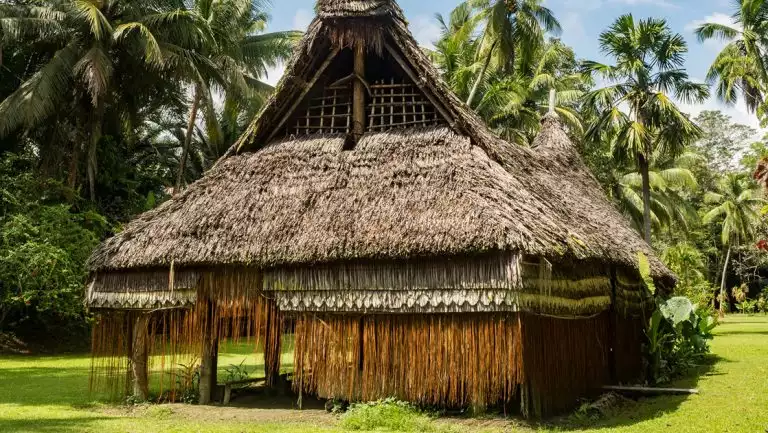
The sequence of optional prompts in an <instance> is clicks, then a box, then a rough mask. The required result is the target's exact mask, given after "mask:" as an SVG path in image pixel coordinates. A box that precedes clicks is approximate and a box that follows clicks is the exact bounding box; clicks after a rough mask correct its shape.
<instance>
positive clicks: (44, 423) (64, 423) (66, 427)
mask: <svg viewBox="0 0 768 433" xmlns="http://www.w3.org/2000/svg"><path fill="white" fill-rule="evenodd" d="M106 419H109V418H107V417H73V418H46V419H44V420H30V419H15V418H11V419H0V431H1V432H57V433H58V432H81V431H83V429H85V428H88V427H89V425H90V424H91V423H94V422H97V421H101V420H106Z"/></svg>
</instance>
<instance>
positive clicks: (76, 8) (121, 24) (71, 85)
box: [0, 0, 206, 200]
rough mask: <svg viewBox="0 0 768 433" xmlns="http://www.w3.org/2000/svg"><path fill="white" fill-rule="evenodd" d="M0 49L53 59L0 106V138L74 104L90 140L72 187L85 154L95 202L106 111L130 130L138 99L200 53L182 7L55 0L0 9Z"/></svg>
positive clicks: (197, 34)
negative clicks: (17, 47) (22, 48)
mask: <svg viewBox="0 0 768 433" xmlns="http://www.w3.org/2000/svg"><path fill="white" fill-rule="evenodd" d="M0 7H2V9H0V17H2V18H0V29H1V30H0V33H2V44H4V45H9V44H10V45H13V44H34V45H36V46H40V47H45V49H47V50H50V47H54V48H53V50H50V51H51V52H52V54H51V55H50V57H48V60H47V62H45V63H44V64H43V65H42V66H41V67H40V68H39V69H38V70H37V72H35V73H34V74H32V75H31V76H29V77H28V78H27V79H26V80H25V81H24V82H23V83H22V84H21V85H20V86H19V87H18V89H17V90H16V91H15V92H13V93H12V94H11V95H10V96H8V97H7V98H6V99H5V100H4V101H3V102H2V103H0V135H5V134H8V133H10V132H12V131H14V130H16V129H18V128H24V129H33V128H35V127H37V126H39V125H41V124H43V123H44V122H46V120H47V119H49V118H50V117H51V116H54V115H55V114H56V113H57V111H58V110H59V108H60V106H61V105H63V104H67V103H69V102H70V101H71V100H73V99H74V100H75V101H76V102H75V104H74V107H75V108H78V109H82V110H83V114H82V116H81V118H80V119H79V120H78V121H82V122H85V123H87V124H88V134H87V135H88V140H87V142H86V143H85V144H84V147H83V148H82V149H78V150H75V151H73V152H72V155H73V156H72V158H73V161H74V162H73V164H72V165H71V167H70V179H71V180H72V182H71V183H74V178H75V176H76V171H77V170H76V167H77V164H76V162H77V161H78V160H79V158H80V155H81V154H84V155H85V159H86V162H87V167H86V175H87V179H88V185H89V191H90V197H91V200H94V199H95V195H96V193H95V185H96V171H97V148H98V145H99V141H100V140H101V137H102V132H103V123H104V120H105V116H106V115H107V113H108V112H117V113H119V116H118V117H120V119H121V120H122V122H123V123H124V124H125V125H126V126H128V128H126V130H127V131H128V133H129V134H130V129H131V128H130V125H131V124H133V121H134V120H135V119H136V117H137V115H138V113H139V112H140V111H141V110H142V109H143V108H144V107H145V102H146V101H142V100H140V99H138V98H137V96H138V95H141V94H142V91H144V92H147V91H149V92H153V91H157V89H155V88H154V86H155V85H157V83H158V82H160V83H161V84H162V85H166V86H169V85H170V86H171V87H173V86H175V83H173V80H170V79H169V78H170V76H171V72H172V71H173V67H174V65H176V64H178V63H179V62H180V61H181V60H182V59H186V58H190V57H194V50H196V49H200V48H201V47H203V46H205V39H206V34H205V32H203V31H201V30H200V29H201V28H204V27H203V26H202V24H203V23H201V21H200V20H199V19H198V16H197V15H195V14H193V13H190V12H189V11H185V10H183V2H181V1H179V0H158V1H152V2H143V1H132V0H110V1H93V0H86V1H74V0H53V1H48V2H42V3H40V4H37V3H36V2H35V3H32V4H29V5H23V6H21V5H11V6H8V5H0Z"/></svg>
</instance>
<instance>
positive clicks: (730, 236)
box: [703, 174, 765, 315]
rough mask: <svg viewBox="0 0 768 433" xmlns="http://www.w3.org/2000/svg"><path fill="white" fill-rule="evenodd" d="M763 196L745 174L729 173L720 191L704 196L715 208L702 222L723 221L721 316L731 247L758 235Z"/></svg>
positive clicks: (722, 182) (719, 183) (721, 180)
mask: <svg viewBox="0 0 768 433" xmlns="http://www.w3.org/2000/svg"><path fill="white" fill-rule="evenodd" d="M761 196H762V192H761V191H760V190H759V189H758V188H757V187H756V186H755V185H754V183H752V182H750V180H749V179H747V178H746V176H744V175H738V174H728V175H726V176H725V177H723V178H722V179H720V181H719V182H718V184H717V192H709V193H707V194H706V195H705V197H704V199H705V201H706V202H707V203H710V204H713V205H714V207H713V208H712V210H710V211H709V212H707V213H706V214H705V215H704V218H703V221H704V222H705V223H707V224H709V223H713V222H722V228H721V230H720V241H721V243H722V244H723V247H724V248H726V254H725V261H724V263H723V275H722V278H721V281H720V300H721V301H720V314H721V315H722V314H723V313H724V312H725V308H724V305H723V304H724V303H725V299H726V296H727V293H726V290H725V283H726V276H727V271H728V264H729V262H730V258H731V250H732V249H733V247H735V246H738V245H739V244H740V243H741V242H742V241H745V240H748V239H751V238H753V237H754V236H755V227H756V225H757V222H758V221H759V218H760V217H759V214H758V210H757V209H758V207H760V206H762V205H764V204H765V200H763V199H762V198H761Z"/></svg>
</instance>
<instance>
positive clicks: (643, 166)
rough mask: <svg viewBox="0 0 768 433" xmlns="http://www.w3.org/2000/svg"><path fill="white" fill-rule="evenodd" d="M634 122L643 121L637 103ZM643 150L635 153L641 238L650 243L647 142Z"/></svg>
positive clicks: (649, 177) (648, 150)
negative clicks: (640, 197) (640, 200)
mask: <svg viewBox="0 0 768 433" xmlns="http://www.w3.org/2000/svg"><path fill="white" fill-rule="evenodd" d="M633 111H634V114H635V116H634V117H635V122H637V123H639V124H640V125H643V126H645V125H644V123H643V115H642V113H640V105H639V103H635V106H634V109H633ZM643 148H644V149H643V150H644V152H643V153H641V154H639V155H637V168H638V169H639V170H640V177H641V178H642V180H643V239H645V242H646V243H647V244H648V245H650V244H651V175H650V173H649V171H650V163H649V161H648V158H649V157H650V155H651V146H650V144H648V143H645V144H644V145H643Z"/></svg>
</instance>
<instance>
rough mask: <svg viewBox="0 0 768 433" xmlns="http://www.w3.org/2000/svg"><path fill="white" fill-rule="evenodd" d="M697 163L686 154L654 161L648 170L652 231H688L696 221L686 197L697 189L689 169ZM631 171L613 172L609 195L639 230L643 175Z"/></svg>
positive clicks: (695, 215)
mask: <svg viewBox="0 0 768 433" xmlns="http://www.w3.org/2000/svg"><path fill="white" fill-rule="evenodd" d="M699 159H700V157H699V156H698V155H696V154H693V153H685V154H683V155H680V156H679V157H677V158H667V159H664V158H657V159H656V160H655V161H654V164H653V165H651V167H649V171H648V178H649V183H650V188H651V194H650V199H651V203H650V211H651V223H652V224H653V227H655V228H657V229H661V228H663V227H672V226H673V225H674V226H675V227H677V228H680V229H682V230H683V231H687V230H688V228H689V227H690V225H691V223H695V222H696V221H698V215H697V214H696V209H695V208H694V207H693V206H692V205H691V204H690V203H689V200H687V199H686V194H688V193H691V192H694V191H695V190H696V189H697V188H698V184H697V182H696V177H695V176H694V174H693V173H692V172H691V170H690V167H691V166H692V164H693V163H695V162H696V161H697V160H699ZM630 167H632V166H629V167H626V168H624V169H623V170H616V171H614V175H613V177H614V179H615V180H614V181H613V182H612V188H611V190H610V194H611V196H612V197H613V198H614V200H616V202H617V204H618V206H619V208H620V209H621V210H622V211H623V212H624V213H625V214H626V215H627V216H628V217H629V218H630V220H631V221H632V223H633V225H634V226H635V227H636V228H638V229H640V228H642V226H643V181H642V175H641V174H640V173H638V172H637V171H636V170H634V169H633V168H634V167H632V168H630Z"/></svg>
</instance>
